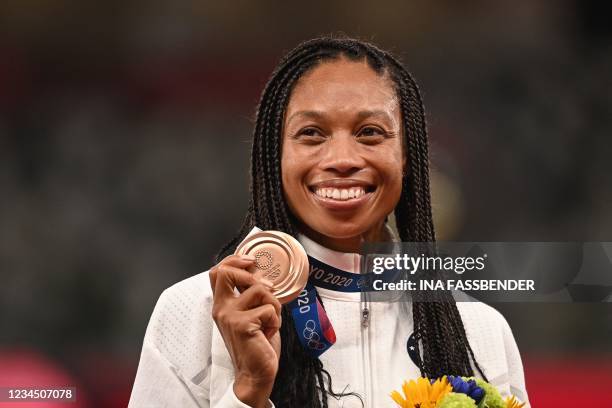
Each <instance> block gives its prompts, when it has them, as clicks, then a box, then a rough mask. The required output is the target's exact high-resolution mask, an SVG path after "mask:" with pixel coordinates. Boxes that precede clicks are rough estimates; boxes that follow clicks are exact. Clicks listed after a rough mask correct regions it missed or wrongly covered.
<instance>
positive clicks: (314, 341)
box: [302, 319, 325, 350]
mask: <svg viewBox="0 0 612 408" xmlns="http://www.w3.org/2000/svg"><path fill="white" fill-rule="evenodd" d="M315 328H316V323H315V322H314V320H312V319H310V320H308V321H307V322H306V325H305V327H304V330H302V334H303V335H304V338H305V339H306V340H308V341H307V342H306V345H307V346H308V348H311V349H313V350H323V349H324V348H325V344H323V343H321V341H320V340H321V337H319V333H317V332H316V331H315Z"/></svg>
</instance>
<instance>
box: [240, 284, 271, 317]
mask: <svg viewBox="0 0 612 408" xmlns="http://www.w3.org/2000/svg"><path fill="white" fill-rule="evenodd" d="M264 304H270V305H272V306H274V309H275V310H276V313H277V314H278V313H280V311H281V304H280V302H279V301H278V299H276V297H275V296H274V295H273V294H272V291H271V287H270V286H267V285H265V284H264V283H257V284H255V285H253V286H251V287H250V288H248V289H247V290H245V291H244V292H243V293H242V294H241V295H240V297H239V298H238V302H237V304H236V308H237V309H238V310H249V309H252V308H254V307H258V306H261V305H264Z"/></svg>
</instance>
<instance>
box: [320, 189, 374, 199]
mask: <svg viewBox="0 0 612 408" xmlns="http://www.w3.org/2000/svg"><path fill="white" fill-rule="evenodd" d="M315 194H316V195H318V196H319V197H323V198H332V199H334V200H339V201H346V200H350V199H353V198H359V197H361V196H362V195H364V194H365V190H364V189H363V187H352V188H317V189H316V190H315Z"/></svg>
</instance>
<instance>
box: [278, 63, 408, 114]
mask: <svg viewBox="0 0 612 408" xmlns="http://www.w3.org/2000/svg"><path fill="white" fill-rule="evenodd" d="M297 110H316V111H354V110H358V111H362V110H385V111H388V112H390V113H391V112H393V111H398V110H399V104H398V100H397V94H396V91H395V88H394V87H393V83H392V81H391V80H390V79H389V77H388V75H387V74H378V73H376V72H375V71H374V70H373V69H372V68H371V67H370V66H369V65H368V63H367V62H366V61H365V59H363V60H358V61H351V60H348V59H346V58H338V59H336V60H332V61H326V62H323V63H321V64H320V65H318V66H316V67H315V68H313V69H312V70H311V71H309V72H307V73H306V74H304V76H302V77H301V78H300V79H299V81H298V82H297V84H296V85H295V87H294V89H293V92H292V93H291V97H290V99H289V104H288V106H287V116H289V115H290V114H291V112H293V111H297Z"/></svg>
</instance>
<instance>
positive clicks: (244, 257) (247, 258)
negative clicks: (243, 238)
mask: <svg viewBox="0 0 612 408" xmlns="http://www.w3.org/2000/svg"><path fill="white" fill-rule="evenodd" d="M240 258H241V259H244V260H245V261H254V260H255V257H254V256H253V255H247V254H244V255H240Z"/></svg>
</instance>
